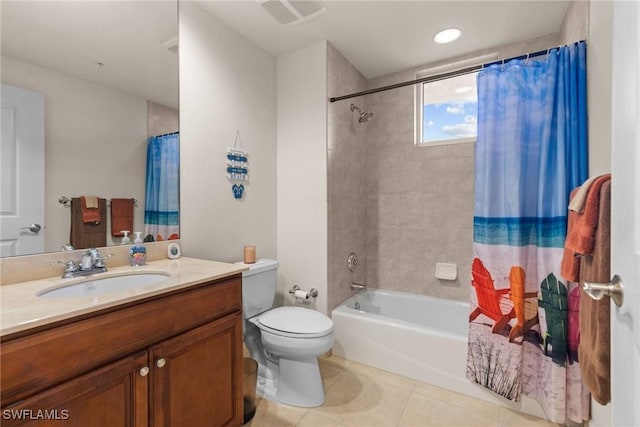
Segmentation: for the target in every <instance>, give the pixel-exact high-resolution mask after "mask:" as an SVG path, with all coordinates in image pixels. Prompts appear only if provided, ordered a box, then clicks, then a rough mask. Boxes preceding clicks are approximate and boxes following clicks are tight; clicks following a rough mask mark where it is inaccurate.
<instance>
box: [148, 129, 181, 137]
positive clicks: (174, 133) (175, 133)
mask: <svg viewBox="0 0 640 427" xmlns="http://www.w3.org/2000/svg"><path fill="white" fill-rule="evenodd" d="M179 133H180V131H176V132H171V133H163V134H162V135H154V136H153V138H162V137H163V136H169V135H178V134H179Z"/></svg>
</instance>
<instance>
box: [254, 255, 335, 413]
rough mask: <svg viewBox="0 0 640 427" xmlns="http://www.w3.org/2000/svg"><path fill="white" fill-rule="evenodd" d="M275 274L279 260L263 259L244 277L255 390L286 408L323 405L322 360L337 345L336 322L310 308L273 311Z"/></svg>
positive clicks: (276, 309)
mask: <svg viewBox="0 0 640 427" xmlns="http://www.w3.org/2000/svg"><path fill="white" fill-rule="evenodd" d="M277 272H278V262H277V261H273V260H270V259H259V260H258V261H257V262H256V263H255V264H250V265H249V270H248V271H245V272H244V273H243V274H242V310H243V316H244V328H245V329H244V342H245V344H246V346H247V348H248V349H249V352H250V353H251V357H252V358H253V359H255V360H256V361H257V362H258V365H259V367H258V384H257V389H256V391H257V393H258V394H259V395H261V396H263V397H265V398H267V399H270V400H273V401H276V402H280V403H284V404H287V405H293V406H302V407H315V406H320V405H322V404H323V403H324V400H325V397H324V387H323V385H322V377H321V376H320V368H319V367H318V356H320V355H321V354H324V353H326V352H327V351H329V350H330V349H331V347H332V346H333V342H334V341H335V334H334V332H333V321H332V320H331V319H329V318H328V317H327V316H325V315H324V314H322V313H320V312H318V311H315V310H311V309H308V308H302V307H278V308H272V307H273V304H274V299H275V296H276V283H277V274H278V273H277Z"/></svg>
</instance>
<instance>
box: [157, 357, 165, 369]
mask: <svg viewBox="0 0 640 427" xmlns="http://www.w3.org/2000/svg"><path fill="white" fill-rule="evenodd" d="M166 364H167V361H166V360H165V359H163V358H160V359H158V360H156V366H157V367H158V368H162V367H163V366H164V365H166Z"/></svg>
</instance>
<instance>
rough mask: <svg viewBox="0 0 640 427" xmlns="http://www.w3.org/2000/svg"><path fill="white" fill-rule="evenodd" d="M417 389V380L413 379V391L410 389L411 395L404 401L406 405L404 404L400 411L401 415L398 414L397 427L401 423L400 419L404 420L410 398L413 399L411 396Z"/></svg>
mask: <svg viewBox="0 0 640 427" xmlns="http://www.w3.org/2000/svg"><path fill="white" fill-rule="evenodd" d="M415 389H416V382H415V381H413V384H412V385H411V391H409V395H408V396H407V400H406V401H405V402H404V405H402V410H401V411H400V415H399V416H398V419H397V420H396V424H395V425H396V427H398V425H399V424H400V421H401V420H402V417H403V416H404V413H405V411H406V410H407V405H408V404H409V400H411V396H412V395H413V393H414V391H415Z"/></svg>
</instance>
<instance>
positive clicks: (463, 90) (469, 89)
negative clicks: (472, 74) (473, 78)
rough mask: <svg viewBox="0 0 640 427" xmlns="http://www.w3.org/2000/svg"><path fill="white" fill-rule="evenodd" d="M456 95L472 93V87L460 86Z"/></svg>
mask: <svg viewBox="0 0 640 427" xmlns="http://www.w3.org/2000/svg"><path fill="white" fill-rule="evenodd" d="M454 92H455V93H467V92H471V87H470V86H460V87H459V88H457V89H456V90H455V91H454Z"/></svg>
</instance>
